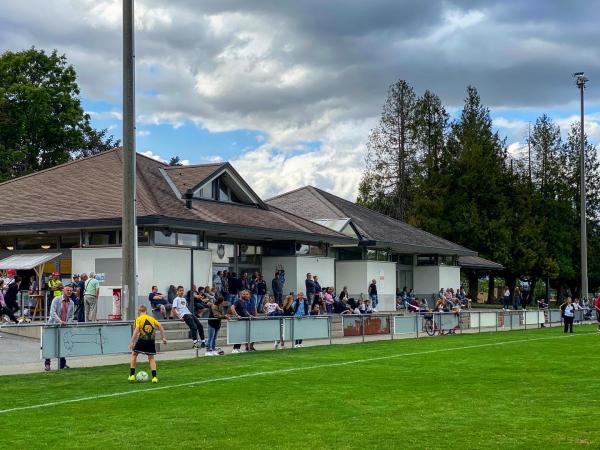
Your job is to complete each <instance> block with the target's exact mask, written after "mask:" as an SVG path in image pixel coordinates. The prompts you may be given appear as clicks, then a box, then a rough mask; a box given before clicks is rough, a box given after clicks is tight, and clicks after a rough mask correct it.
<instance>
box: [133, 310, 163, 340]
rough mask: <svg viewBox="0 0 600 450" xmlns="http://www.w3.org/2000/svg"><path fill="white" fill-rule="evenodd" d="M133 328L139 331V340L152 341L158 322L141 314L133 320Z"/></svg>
mask: <svg viewBox="0 0 600 450" xmlns="http://www.w3.org/2000/svg"><path fill="white" fill-rule="evenodd" d="M135 327H136V328H137V329H138V330H139V331H140V334H139V338H138V339H141V340H144V341H147V340H154V337H155V335H156V328H157V327H158V321H157V320H156V319H155V318H154V317H150V316H149V315H148V314H142V315H140V316H139V317H138V318H137V319H135Z"/></svg>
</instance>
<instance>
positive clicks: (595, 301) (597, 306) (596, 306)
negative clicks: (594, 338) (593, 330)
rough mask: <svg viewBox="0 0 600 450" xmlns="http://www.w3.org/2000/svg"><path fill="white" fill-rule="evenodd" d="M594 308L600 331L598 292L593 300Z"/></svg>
mask: <svg viewBox="0 0 600 450" xmlns="http://www.w3.org/2000/svg"><path fill="white" fill-rule="evenodd" d="M594 310H595V311H596V321H597V322H598V333H600V294H598V295H597V296H596V300H594Z"/></svg>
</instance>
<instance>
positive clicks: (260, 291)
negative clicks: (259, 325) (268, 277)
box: [256, 273, 267, 311]
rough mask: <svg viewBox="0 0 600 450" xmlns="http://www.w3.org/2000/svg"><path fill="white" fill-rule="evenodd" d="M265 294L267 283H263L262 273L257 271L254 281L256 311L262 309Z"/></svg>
mask: <svg viewBox="0 0 600 450" xmlns="http://www.w3.org/2000/svg"><path fill="white" fill-rule="evenodd" d="M265 295H267V283H265V279H264V278H263V276H262V274H260V273H259V274H258V280H257V281H256V309H257V310H258V311H261V310H262V307H263V301H264V299H265Z"/></svg>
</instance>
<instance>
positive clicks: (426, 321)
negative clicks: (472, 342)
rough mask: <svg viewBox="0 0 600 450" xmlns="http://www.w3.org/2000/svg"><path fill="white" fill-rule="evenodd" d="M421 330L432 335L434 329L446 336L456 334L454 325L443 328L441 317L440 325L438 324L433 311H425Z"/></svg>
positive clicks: (440, 334)
mask: <svg viewBox="0 0 600 450" xmlns="http://www.w3.org/2000/svg"><path fill="white" fill-rule="evenodd" d="M440 317H441V316H440ZM423 330H424V331H425V333H427V334H428V335H429V336H434V335H435V332H436V331H437V332H438V335H439V336H444V335H447V336H448V335H451V334H456V327H453V328H450V329H444V328H443V327H442V326H441V319H440V326H438V325H437V324H436V322H435V320H434V318H433V313H427V314H424V315H423Z"/></svg>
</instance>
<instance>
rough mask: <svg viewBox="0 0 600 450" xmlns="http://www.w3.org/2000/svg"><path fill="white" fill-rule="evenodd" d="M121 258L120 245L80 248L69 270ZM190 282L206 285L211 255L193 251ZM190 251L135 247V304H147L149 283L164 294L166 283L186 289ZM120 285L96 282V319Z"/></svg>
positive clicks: (108, 307) (106, 309)
mask: <svg viewBox="0 0 600 450" xmlns="http://www.w3.org/2000/svg"><path fill="white" fill-rule="evenodd" d="M102 258H121V248H120V247H112V248H83V249H73V272H74V273H83V272H86V273H89V272H92V271H94V270H95V265H96V259H102ZM193 258H194V283H195V284H196V285H198V286H199V285H202V286H206V285H207V284H208V285H210V280H211V278H212V277H211V262H210V261H211V257H210V252H209V251H204V250H195V251H194V253H193ZM191 270H192V250H190V249H188V248H176V247H140V248H138V270H137V272H138V304H142V303H143V304H145V305H146V306H150V305H149V303H148V294H149V293H150V291H151V289H152V286H153V285H156V286H158V289H159V291H160V292H163V293H166V292H167V290H168V288H169V285H171V284H173V285H175V286H177V285H182V286H184V287H185V289H186V290H188V289H189V288H190V285H191V281H192V279H191V277H192V273H191ZM116 288H121V286H120V285H118V284H114V283H113V284H110V285H109V284H105V283H102V284H101V285H100V297H99V301H98V318H100V319H104V318H106V317H107V315H108V314H110V313H111V312H112V290H113V289H116Z"/></svg>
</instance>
